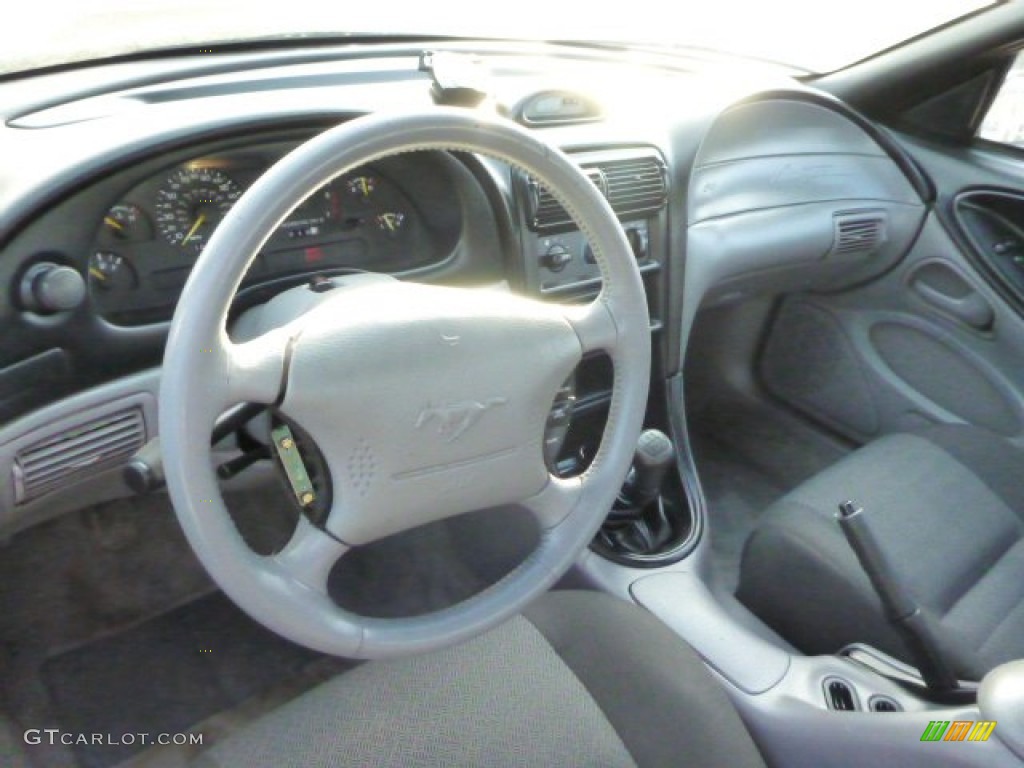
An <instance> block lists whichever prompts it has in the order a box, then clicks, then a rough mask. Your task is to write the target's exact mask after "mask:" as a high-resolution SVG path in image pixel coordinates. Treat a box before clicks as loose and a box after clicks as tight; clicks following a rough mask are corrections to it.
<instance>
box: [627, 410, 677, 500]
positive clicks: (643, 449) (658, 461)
mask: <svg viewBox="0 0 1024 768" xmlns="http://www.w3.org/2000/svg"><path fill="white" fill-rule="evenodd" d="M675 455H676V449H675V446H674V445H672V441H671V440H669V439H668V436H667V435H666V434H665V433H664V432H662V431H660V430H657V429H646V430H644V431H643V432H641V433H640V438H639V439H638V440H637V441H636V453H635V454H634V455H633V479H632V482H631V483H630V484H629V489H628V491H627V496H628V497H629V501H630V504H631V505H632V506H633V507H636V508H638V509H640V508H643V507H645V506H647V505H648V504H650V503H651V502H652V501H654V499H656V498H657V496H658V493H659V492H660V491H661V484H662V481H664V479H665V473H666V472H667V471H668V468H669V467H670V466H672V461H673V459H674V458H675Z"/></svg>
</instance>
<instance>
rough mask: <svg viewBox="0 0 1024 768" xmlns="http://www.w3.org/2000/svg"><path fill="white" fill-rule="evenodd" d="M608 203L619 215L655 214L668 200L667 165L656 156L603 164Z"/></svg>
mask: <svg viewBox="0 0 1024 768" xmlns="http://www.w3.org/2000/svg"><path fill="white" fill-rule="evenodd" d="M601 170H602V172H603V173H604V177H605V180H606V182H607V184H608V191H607V193H606V194H607V197H608V202H609V203H611V204H612V209H613V210H614V211H615V213H617V214H618V215H619V216H623V217H626V216H632V215H635V214H641V213H653V212H654V211H657V210H660V209H661V207H662V206H663V205H664V204H665V201H666V199H667V198H668V183H667V182H666V180H665V166H664V165H663V164H662V163H661V162H660V161H659V160H658V159H657V158H654V157H642V158H637V159H635V160H613V161H610V162H606V163H602V164H601Z"/></svg>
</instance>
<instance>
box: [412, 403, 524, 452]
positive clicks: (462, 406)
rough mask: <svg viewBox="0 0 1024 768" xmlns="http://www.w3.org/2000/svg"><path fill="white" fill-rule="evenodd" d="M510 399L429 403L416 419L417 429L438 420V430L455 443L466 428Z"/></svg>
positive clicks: (450, 441)
mask: <svg viewBox="0 0 1024 768" xmlns="http://www.w3.org/2000/svg"><path fill="white" fill-rule="evenodd" d="M507 402H508V400H507V399H506V398H504V397H490V398H488V399H486V400H484V401H483V402H482V403H481V402H478V401H476V400H463V401H462V402H461V403H452V404H451V405H436V406H435V405H428V406H427V407H426V408H424V409H423V410H422V411H420V416H419V418H418V419H416V429H422V428H423V427H424V426H425V425H427V424H429V423H430V422H431V421H437V432H438V434H439V435H444V436H445V437H447V438H448V442H449V443H454V442H455V441H456V440H458V439H459V438H460V437H462V435H463V434H465V432H466V430H468V429H469V428H470V427H472V426H473V425H474V424H476V423H477V422H478V421H480V417H481V416H483V415H484V413H485V412H486V411H489V410H490V409H491V408H496V407H497V406H499V405H504V404H505V403H507Z"/></svg>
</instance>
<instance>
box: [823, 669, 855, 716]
mask: <svg viewBox="0 0 1024 768" xmlns="http://www.w3.org/2000/svg"><path fill="white" fill-rule="evenodd" d="M825 704H826V705H828V708H829V709H831V710H834V711H836V712H853V711H854V710H855V709H857V701H856V699H854V697H853V689H852V688H850V684H849V683H847V682H846V681H845V680H840V679H839V678H837V677H830V678H828V679H827V680H825Z"/></svg>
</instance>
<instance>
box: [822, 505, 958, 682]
mask: <svg viewBox="0 0 1024 768" xmlns="http://www.w3.org/2000/svg"><path fill="white" fill-rule="evenodd" d="M838 519H839V527H840V528H842V531H843V535H845V536H846V540H847V541H848V542H849V544H850V547H851V548H852V549H853V551H854V553H855V554H856V555H857V559H858V560H859V561H860V564H861V567H863V568H864V571H865V572H866V573H867V575H868V578H869V579H870V580H871V586H872V587H874V589H875V592H876V593H877V594H878V597H879V599H880V600H881V601H882V607H883V608H884V610H885V615H886V618H888V620H889V623H890V624H892V625H893V627H895V628H896V630H897V631H898V632H899V633H900V634H901V635H902V637H903V640H904V642H905V643H906V645H907V648H908V650H909V651H910V652H911V654H913V657H914V659H913V660H914V664H915V666H916V667H917V669H918V671H919V672H920V673H921V677H922V678H923V679H924V682H925V684H926V685H927V686H928V688H930V689H931V690H933V691H935V692H937V693H946V692H949V691H953V690H956V689H958V688H959V687H960V682H959V680H958V679H957V676H956V675H955V674H954V673H953V670H952V669H951V668H950V665H949V663H948V662H947V660H946V658H945V656H944V655H943V653H942V650H941V648H940V646H939V643H938V641H937V640H936V639H935V635H934V634H933V633H932V631H931V627H930V625H929V624H928V621H927V619H926V617H925V615H924V614H923V613H922V612H921V609H920V607H919V606H918V605H917V602H916V601H915V600H914V598H913V597H912V596H911V595H910V593H909V592H908V591H907V589H906V587H904V586H903V584H902V583H901V582H900V580H899V578H898V577H897V575H896V572H895V570H894V569H893V567H892V565H891V564H890V563H889V560H888V559H887V558H886V556H885V553H884V552H882V550H881V548H880V547H879V546H878V540H877V539H876V538H875V537H874V534H873V533H872V532H871V528H870V526H869V525H868V518H867V517H866V515H865V514H864V510H863V509H861V508H860V507H858V506H857V505H856V504H855V503H854V502H852V501H844V502H843V503H842V504H840V505H839V515H838Z"/></svg>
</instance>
